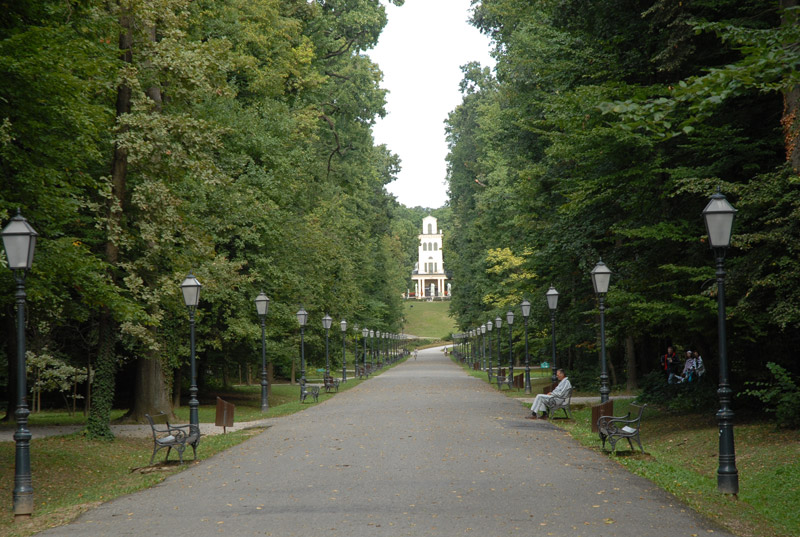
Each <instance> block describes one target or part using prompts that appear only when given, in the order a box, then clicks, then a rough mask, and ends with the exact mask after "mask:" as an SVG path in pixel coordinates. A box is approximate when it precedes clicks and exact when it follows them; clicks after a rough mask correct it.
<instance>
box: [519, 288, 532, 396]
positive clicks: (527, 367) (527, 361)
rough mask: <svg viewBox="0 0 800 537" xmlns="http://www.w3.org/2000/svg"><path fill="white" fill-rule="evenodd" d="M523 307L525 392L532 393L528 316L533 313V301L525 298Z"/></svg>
mask: <svg viewBox="0 0 800 537" xmlns="http://www.w3.org/2000/svg"><path fill="white" fill-rule="evenodd" d="M520 306H521V308H522V324H523V325H524V327H525V393H526V394H530V393H531V358H530V355H529V354H528V316H529V315H530V314H531V303H530V302H528V301H527V300H523V301H522V304H521V305H520Z"/></svg>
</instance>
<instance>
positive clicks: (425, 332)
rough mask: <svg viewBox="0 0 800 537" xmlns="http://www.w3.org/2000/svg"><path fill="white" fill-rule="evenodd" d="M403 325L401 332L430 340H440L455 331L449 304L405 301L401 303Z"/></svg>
mask: <svg viewBox="0 0 800 537" xmlns="http://www.w3.org/2000/svg"><path fill="white" fill-rule="evenodd" d="M403 315H404V316H405V324H404V326H403V332H405V333H406V334H411V335H413V336H418V337H422V338H430V339H442V338H444V337H446V336H448V335H449V334H451V333H452V332H455V331H456V324H455V321H454V320H453V318H452V317H450V302H426V301H424V300H406V301H405V302H404V303H403Z"/></svg>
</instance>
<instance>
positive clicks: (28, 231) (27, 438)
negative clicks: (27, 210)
mask: <svg viewBox="0 0 800 537" xmlns="http://www.w3.org/2000/svg"><path fill="white" fill-rule="evenodd" d="M2 235H3V247H4V248H5V251H6V259H7V260H8V268H10V269H11V270H13V271H14V281H15V282H16V284H17V291H16V293H15V294H14V297H15V298H16V302H17V409H16V411H15V412H14V419H15V421H16V422H17V430H16V432H14V442H15V454H16V455H15V466H14V520H23V519H27V518H30V517H31V514H32V513H33V479H32V478H31V432H30V431H29V430H28V415H30V411H29V410H28V403H27V397H26V396H27V393H28V385H27V375H26V366H25V298H26V295H25V277H26V276H27V275H28V271H29V270H30V269H31V266H32V265H33V253H34V251H35V250H36V237H38V236H39V234H38V233H36V231H34V230H33V228H32V227H31V226H30V224H28V221H27V220H25V218H23V216H22V214H21V213H20V211H19V209H17V215H16V216H15V217H14V218H12V219H11V221H10V222H9V223H8V225H6V227H5V228H3V232H2Z"/></svg>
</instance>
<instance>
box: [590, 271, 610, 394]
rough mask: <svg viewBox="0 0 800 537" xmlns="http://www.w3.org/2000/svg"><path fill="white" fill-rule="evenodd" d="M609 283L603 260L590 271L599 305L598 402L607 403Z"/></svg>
mask: <svg viewBox="0 0 800 537" xmlns="http://www.w3.org/2000/svg"><path fill="white" fill-rule="evenodd" d="M610 282H611V269H609V268H608V267H607V266H606V264H605V263H603V260H602V259H601V260H600V261H598V262H597V265H595V266H594V268H593V269H592V285H593V286H594V293H595V294H596V295H597V301H598V302H599V304H600V402H601V403H605V402H606V401H608V394H609V393H611V389H610V388H609V387H608V367H607V365H606V304H605V301H606V293H607V292H608V284H609V283H610Z"/></svg>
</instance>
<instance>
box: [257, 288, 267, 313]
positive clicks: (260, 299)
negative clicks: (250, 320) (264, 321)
mask: <svg viewBox="0 0 800 537" xmlns="http://www.w3.org/2000/svg"><path fill="white" fill-rule="evenodd" d="M255 303H256V311H257V312H258V316H259V317H266V315H267V311H268V310H269V297H267V295H265V294H264V291H261V293H259V294H258V296H257V297H256V299H255Z"/></svg>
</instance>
